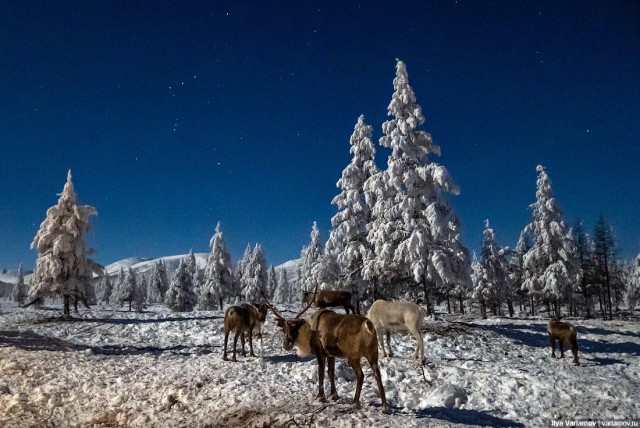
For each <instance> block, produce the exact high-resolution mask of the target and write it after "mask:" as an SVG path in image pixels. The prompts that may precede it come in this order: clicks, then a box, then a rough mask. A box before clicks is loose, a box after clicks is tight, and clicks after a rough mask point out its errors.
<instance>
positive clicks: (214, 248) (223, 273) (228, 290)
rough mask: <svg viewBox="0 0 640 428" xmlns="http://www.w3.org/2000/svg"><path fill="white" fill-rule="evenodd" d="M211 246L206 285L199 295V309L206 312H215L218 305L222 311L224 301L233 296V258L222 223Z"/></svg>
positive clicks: (206, 269) (210, 242)
mask: <svg viewBox="0 0 640 428" xmlns="http://www.w3.org/2000/svg"><path fill="white" fill-rule="evenodd" d="M209 245H210V247H211V252H210V253H209V257H207V265H206V266H205V268H204V284H203V286H202V287H201V289H200V294H199V295H198V308H199V309H201V310H206V311H210V310H213V309H214V308H215V306H216V305H218V307H219V309H222V303H223V300H224V299H225V298H229V297H231V296H232V294H233V277H232V273H231V269H232V264H231V256H230V255H229V251H227V244H226V243H225V241H224V237H223V235H222V231H221V230H220V222H218V224H217V225H216V232H215V233H214V234H213V237H212V238H211V241H209Z"/></svg>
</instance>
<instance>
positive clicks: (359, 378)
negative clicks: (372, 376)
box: [349, 358, 364, 409]
mask: <svg viewBox="0 0 640 428" xmlns="http://www.w3.org/2000/svg"><path fill="white" fill-rule="evenodd" d="M349 365H350V366H351V368H352V369H353V371H354V372H356V395H355V396H354V397H353V402H352V403H351V404H353V405H354V406H355V408H356V409H359V408H360V393H361V392H362V383H363V382H364V373H362V367H361V366H360V359H359V358H358V359H356V358H351V359H349Z"/></svg>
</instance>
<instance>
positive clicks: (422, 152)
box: [365, 60, 469, 297]
mask: <svg viewBox="0 0 640 428" xmlns="http://www.w3.org/2000/svg"><path fill="white" fill-rule="evenodd" d="M393 86H394V93H393V96H392V98H391V102H390V104H389V107H388V114H389V116H391V117H392V119H391V120H388V121H386V122H385V123H384V124H383V125H382V131H383V136H382V137H381V138H380V145H382V146H383V147H388V148H390V149H391V155H389V158H388V160H387V169H386V170H385V171H384V172H383V173H382V174H376V175H374V176H373V177H371V178H370V179H369V180H368V181H367V183H366V184H365V191H366V192H368V194H370V195H372V196H371V197H370V202H371V203H373V216H374V220H373V223H372V224H371V226H370V228H369V234H368V239H369V242H371V243H372V244H373V247H374V252H375V259H374V260H372V261H370V262H369V263H368V265H369V266H368V267H367V268H366V273H367V276H369V277H378V278H382V279H383V280H385V281H386V282H397V281H406V280H407V279H410V278H413V280H414V281H415V282H414V284H417V285H419V286H421V288H422V289H423V290H424V292H425V295H426V296H425V297H428V293H429V292H430V290H432V289H434V288H437V289H439V290H440V291H442V292H443V293H445V294H447V293H449V292H450V291H451V289H452V288H453V287H455V284H456V283H458V282H459V281H468V280H469V276H468V274H469V256H468V251H467V249H466V248H465V247H464V246H463V245H462V240H461V236H460V222H459V220H458V218H457V216H456V215H455V214H454V212H453V210H452V209H451V207H450V206H449V203H448V201H447V200H446V198H445V195H446V194H447V193H450V194H454V195H456V194H458V193H459V191H460V190H459V188H458V186H457V185H456V184H455V183H454V182H453V180H452V179H451V177H450V176H449V172H448V171H447V169H446V168H445V167H444V166H442V165H439V164H437V163H435V162H432V161H431V160H430V159H429V155H431V154H433V155H440V147H438V146H437V145H435V144H434V143H433V141H432V138H431V135H430V134H429V133H427V132H425V131H423V130H420V129H418V128H419V127H420V126H421V125H422V124H423V123H424V117H423V115H422V109H421V107H420V106H419V105H418V104H417V103H416V96H415V94H414V92H413V89H412V88H411V86H410V85H409V78H408V74H407V70H406V66H405V64H404V63H403V62H402V61H399V60H398V62H397V65H396V77H395V79H394V81H393ZM406 294H409V295H416V294H417V290H415V287H412V288H411V289H408V290H406V293H405V295H406Z"/></svg>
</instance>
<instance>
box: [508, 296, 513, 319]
mask: <svg viewBox="0 0 640 428" xmlns="http://www.w3.org/2000/svg"><path fill="white" fill-rule="evenodd" d="M507 309H508V310H509V317H510V318H513V301H512V300H507Z"/></svg>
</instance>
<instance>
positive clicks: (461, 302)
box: [458, 293, 464, 315]
mask: <svg viewBox="0 0 640 428" xmlns="http://www.w3.org/2000/svg"><path fill="white" fill-rule="evenodd" d="M458 299H459V301H460V315H464V304H463V301H462V293H460V296H458Z"/></svg>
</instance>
